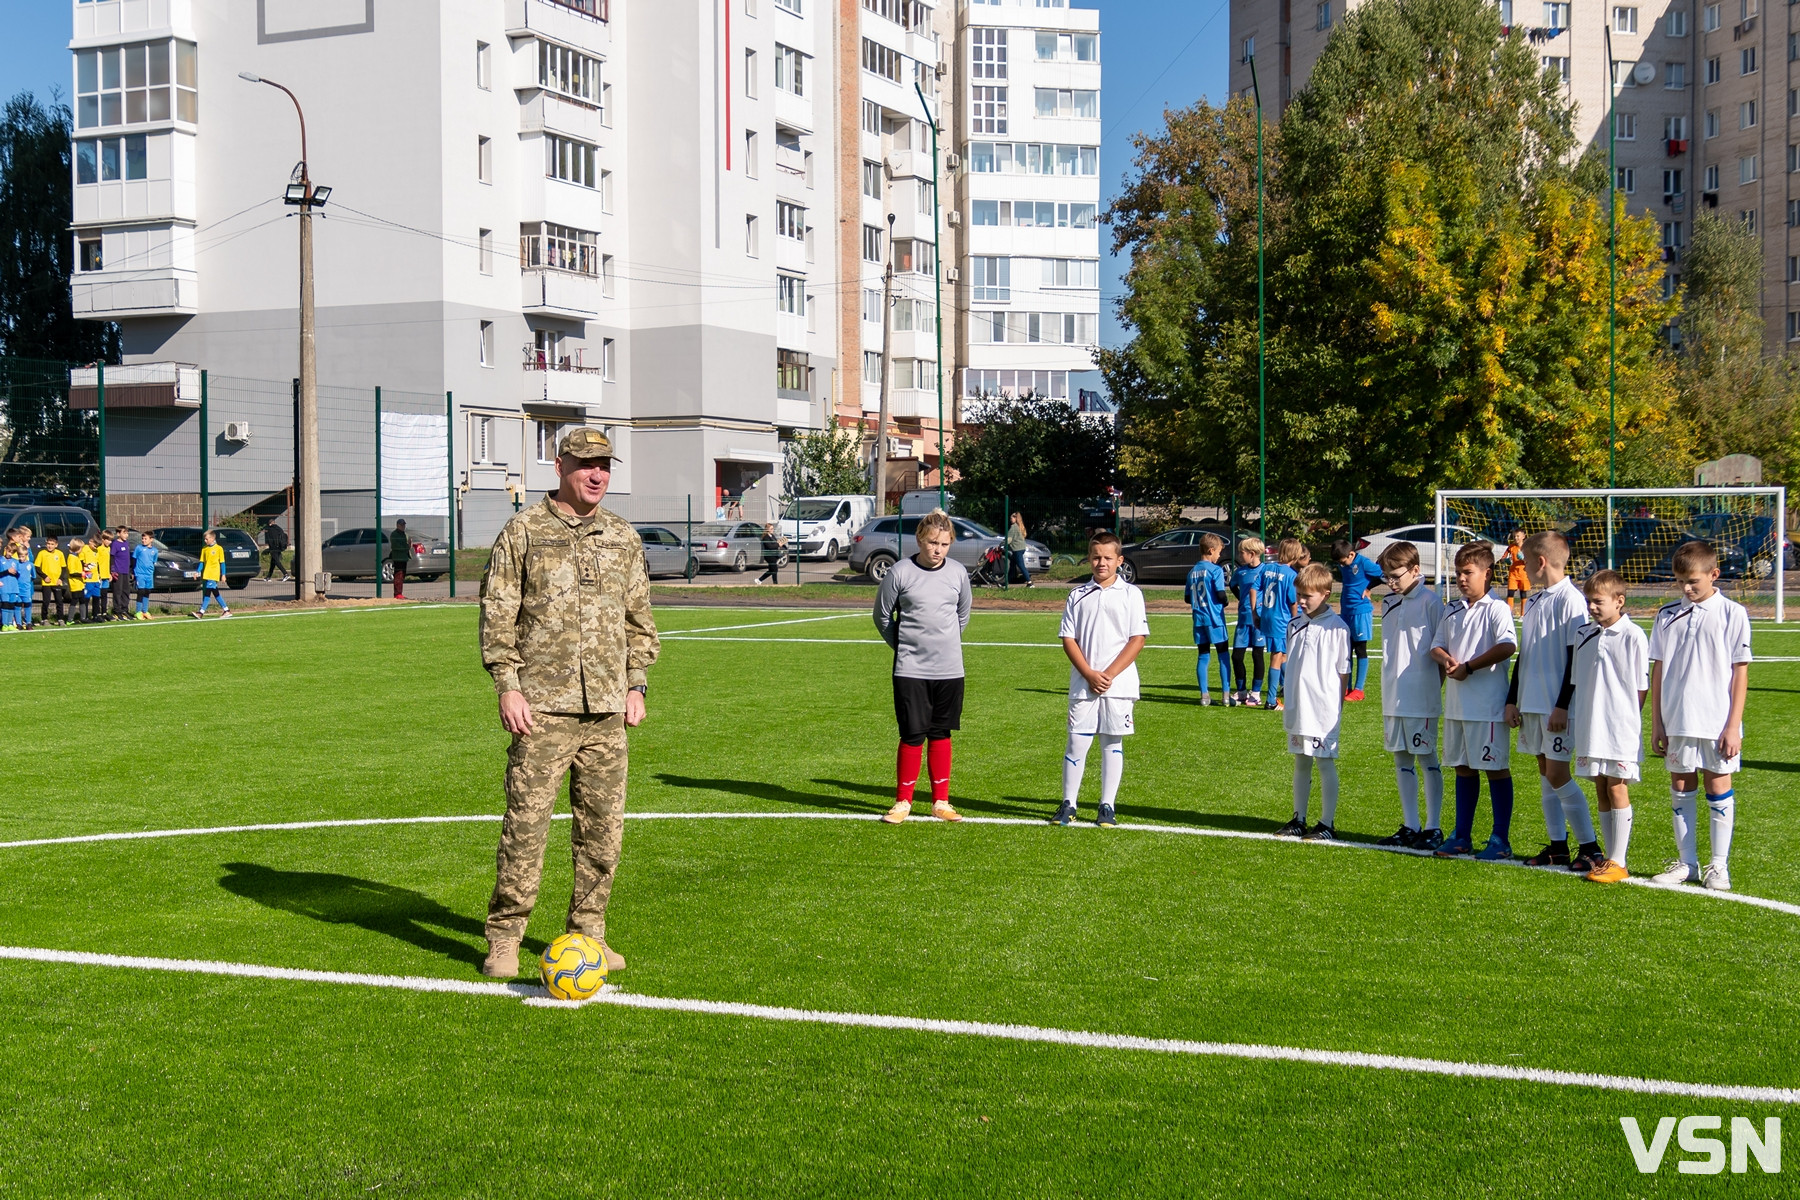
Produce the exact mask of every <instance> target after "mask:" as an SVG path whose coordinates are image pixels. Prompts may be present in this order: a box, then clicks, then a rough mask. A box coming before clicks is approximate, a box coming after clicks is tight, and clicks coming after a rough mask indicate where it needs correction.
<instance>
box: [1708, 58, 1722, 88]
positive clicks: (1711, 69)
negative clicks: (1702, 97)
mask: <svg viewBox="0 0 1800 1200" xmlns="http://www.w3.org/2000/svg"><path fill="white" fill-rule="evenodd" d="M1719 79H1720V70H1719V60H1718V58H1717V56H1715V57H1713V58H1709V59H1707V60H1706V82H1707V83H1709V84H1713V83H1717V82H1719Z"/></svg>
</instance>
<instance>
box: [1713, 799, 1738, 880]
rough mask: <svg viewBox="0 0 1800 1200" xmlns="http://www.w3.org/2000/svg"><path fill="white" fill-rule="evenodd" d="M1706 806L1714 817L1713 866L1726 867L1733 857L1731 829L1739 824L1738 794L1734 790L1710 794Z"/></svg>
mask: <svg viewBox="0 0 1800 1200" xmlns="http://www.w3.org/2000/svg"><path fill="white" fill-rule="evenodd" d="M1706 807H1707V811H1708V812H1709V814H1710V815H1711V817H1712V821H1711V827H1712V860H1713V866H1715V867H1725V866H1726V864H1727V862H1728V861H1729V860H1730V858H1731V830H1732V827H1733V826H1734V825H1736V824H1737V796H1736V795H1735V794H1734V793H1733V792H1726V793H1725V794H1724V795H1723V796H1708V797H1707V798H1706Z"/></svg>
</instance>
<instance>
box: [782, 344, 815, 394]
mask: <svg viewBox="0 0 1800 1200" xmlns="http://www.w3.org/2000/svg"><path fill="white" fill-rule="evenodd" d="M811 373H812V370H811V367H810V365H809V360H808V357H807V355H806V352H805V351H803V350H777V351H775V386H776V387H778V388H781V389H782V390H784V391H789V392H804V391H806V390H807V387H806V377H807V376H808V375H809V374H811Z"/></svg>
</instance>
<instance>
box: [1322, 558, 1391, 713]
mask: <svg viewBox="0 0 1800 1200" xmlns="http://www.w3.org/2000/svg"><path fill="white" fill-rule="evenodd" d="M1331 556H1332V557H1333V558H1335V559H1337V563H1338V579H1339V580H1341V581H1342V583H1343V585H1344V590H1343V593H1342V594H1341V595H1340V596H1339V598H1338V611H1339V612H1341V613H1342V614H1343V616H1344V624H1346V625H1348V626H1349V627H1350V653H1351V654H1353V655H1354V656H1355V657H1356V675H1355V678H1353V679H1352V680H1351V681H1350V694H1349V695H1347V696H1345V697H1344V699H1345V700H1347V701H1348V700H1366V699H1368V697H1367V696H1365V695H1363V684H1365V683H1367V682H1368V681H1369V640H1370V639H1371V638H1372V637H1374V636H1375V606H1374V604H1373V603H1372V602H1371V601H1370V600H1369V585H1370V584H1372V583H1385V582H1386V580H1385V579H1383V578H1382V574H1381V566H1380V564H1378V563H1376V562H1374V561H1372V560H1370V559H1368V558H1365V557H1364V556H1363V555H1361V554H1358V553H1357V552H1356V547H1355V546H1352V545H1351V544H1350V543H1349V542H1348V541H1346V540H1345V539H1344V538H1339V539H1338V540H1337V541H1335V542H1333V543H1332V544H1331Z"/></svg>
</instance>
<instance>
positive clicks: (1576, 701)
mask: <svg viewBox="0 0 1800 1200" xmlns="http://www.w3.org/2000/svg"><path fill="white" fill-rule="evenodd" d="M1582 590H1583V591H1584V592H1586V593H1587V602H1588V615H1589V616H1590V617H1592V618H1593V620H1592V621H1591V622H1589V623H1588V624H1586V625H1583V626H1581V627H1580V628H1578V629H1576V631H1575V644H1574V645H1573V646H1572V647H1570V649H1569V666H1568V672H1567V674H1568V678H1566V679H1565V680H1563V685H1562V690H1561V693H1560V694H1559V695H1558V696H1557V700H1556V711H1555V712H1554V713H1552V714H1551V726H1552V727H1553V728H1554V726H1555V725H1556V724H1557V723H1558V722H1559V721H1560V719H1561V718H1563V717H1564V716H1566V717H1567V719H1568V735H1569V738H1570V740H1572V741H1573V742H1574V743H1575V749H1576V753H1577V757H1576V759H1575V772H1576V774H1578V775H1586V776H1588V777H1590V778H1592V779H1593V781H1594V793H1595V799H1596V800H1598V801H1599V804H1600V833H1601V836H1602V837H1604V838H1605V840H1606V847H1607V851H1608V853H1607V856H1606V858H1605V859H1604V860H1602V862H1601V863H1600V865H1599V866H1598V867H1597V868H1595V869H1594V870H1592V871H1589V872H1588V874H1587V877H1588V878H1589V879H1591V880H1593V881H1594V882H1595V883H1620V882H1623V881H1624V880H1626V879H1629V878H1630V877H1631V872H1630V871H1628V870H1626V868H1625V856H1626V854H1627V853H1628V852H1629V850H1630V848H1631V816H1632V814H1631V790H1630V789H1631V784H1632V782H1633V781H1634V780H1636V779H1637V777H1638V773H1639V770H1640V766H1641V764H1642V763H1643V761H1644V719H1643V716H1642V713H1643V711H1644V697H1645V696H1646V695H1648V694H1649V689H1650V641H1649V639H1648V638H1646V637H1645V636H1644V631H1643V630H1641V629H1639V628H1638V627H1637V626H1636V625H1635V624H1633V623H1632V622H1631V621H1630V620H1628V619H1627V618H1626V616H1625V580H1624V578H1623V577H1622V576H1620V575H1619V574H1618V572H1616V571H1596V572H1594V574H1593V575H1592V576H1591V577H1590V578H1589V579H1588V581H1587V585H1586V587H1584V588H1583V589H1582Z"/></svg>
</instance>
